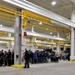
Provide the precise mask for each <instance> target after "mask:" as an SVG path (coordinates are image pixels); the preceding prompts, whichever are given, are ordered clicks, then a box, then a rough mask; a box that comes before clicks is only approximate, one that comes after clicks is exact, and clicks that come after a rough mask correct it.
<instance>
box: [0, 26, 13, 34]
mask: <svg viewBox="0 0 75 75" xmlns="http://www.w3.org/2000/svg"><path fill="white" fill-rule="evenodd" d="M0 31H5V32H10V33H14V29H13V28H11V27H6V26H1V27H0Z"/></svg>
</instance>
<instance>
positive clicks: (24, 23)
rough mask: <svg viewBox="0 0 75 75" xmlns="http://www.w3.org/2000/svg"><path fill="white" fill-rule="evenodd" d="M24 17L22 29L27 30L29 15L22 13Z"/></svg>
mask: <svg viewBox="0 0 75 75" xmlns="http://www.w3.org/2000/svg"><path fill="white" fill-rule="evenodd" d="M22 15H23V25H22V27H23V28H26V25H27V13H26V12H24V11H22Z"/></svg>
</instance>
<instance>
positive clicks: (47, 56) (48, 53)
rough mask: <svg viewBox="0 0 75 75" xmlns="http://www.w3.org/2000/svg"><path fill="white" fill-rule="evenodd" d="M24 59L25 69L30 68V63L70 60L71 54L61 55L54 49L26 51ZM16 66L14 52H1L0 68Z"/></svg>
mask: <svg viewBox="0 0 75 75" xmlns="http://www.w3.org/2000/svg"><path fill="white" fill-rule="evenodd" d="M23 58H24V60H25V66H24V68H26V67H27V68H29V63H32V64H36V63H48V62H49V61H50V62H59V60H62V59H63V60H68V61H69V60H70V52H69V53H62V54H59V53H57V52H55V51H53V50H52V49H46V50H43V51H39V50H36V51H35V52H32V51H31V50H27V49H25V52H24V53H23ZM13 64H14V51H13V50H12V51H10V50H8V51H3V50H1V51H0V66H11V65H13Z"/></svg>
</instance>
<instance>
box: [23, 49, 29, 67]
mask: <svg viewBox="0 0 75 75" xmlns="http://www.w3.org/2000/svg"><path fill="white" fill-rule="evenodd" d="M24 59H25V66H24V68H29V67H30V66H29V59H30V57H29V52H28V51H27V50H25V55H24Z"/></svg>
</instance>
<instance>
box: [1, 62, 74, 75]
mask: <svg viewBox="0 0 75 75" xmlns="http://www.w3.org/2000/svg"><path fill="white" fill-rule="evenodd" d="M30 66H31V68H27V69H17V68H12V67H0V75H75V63H72V62H68V61H60V62H59V63H45V64H33V65H32V64H31V65H30Z"/></svg>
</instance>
